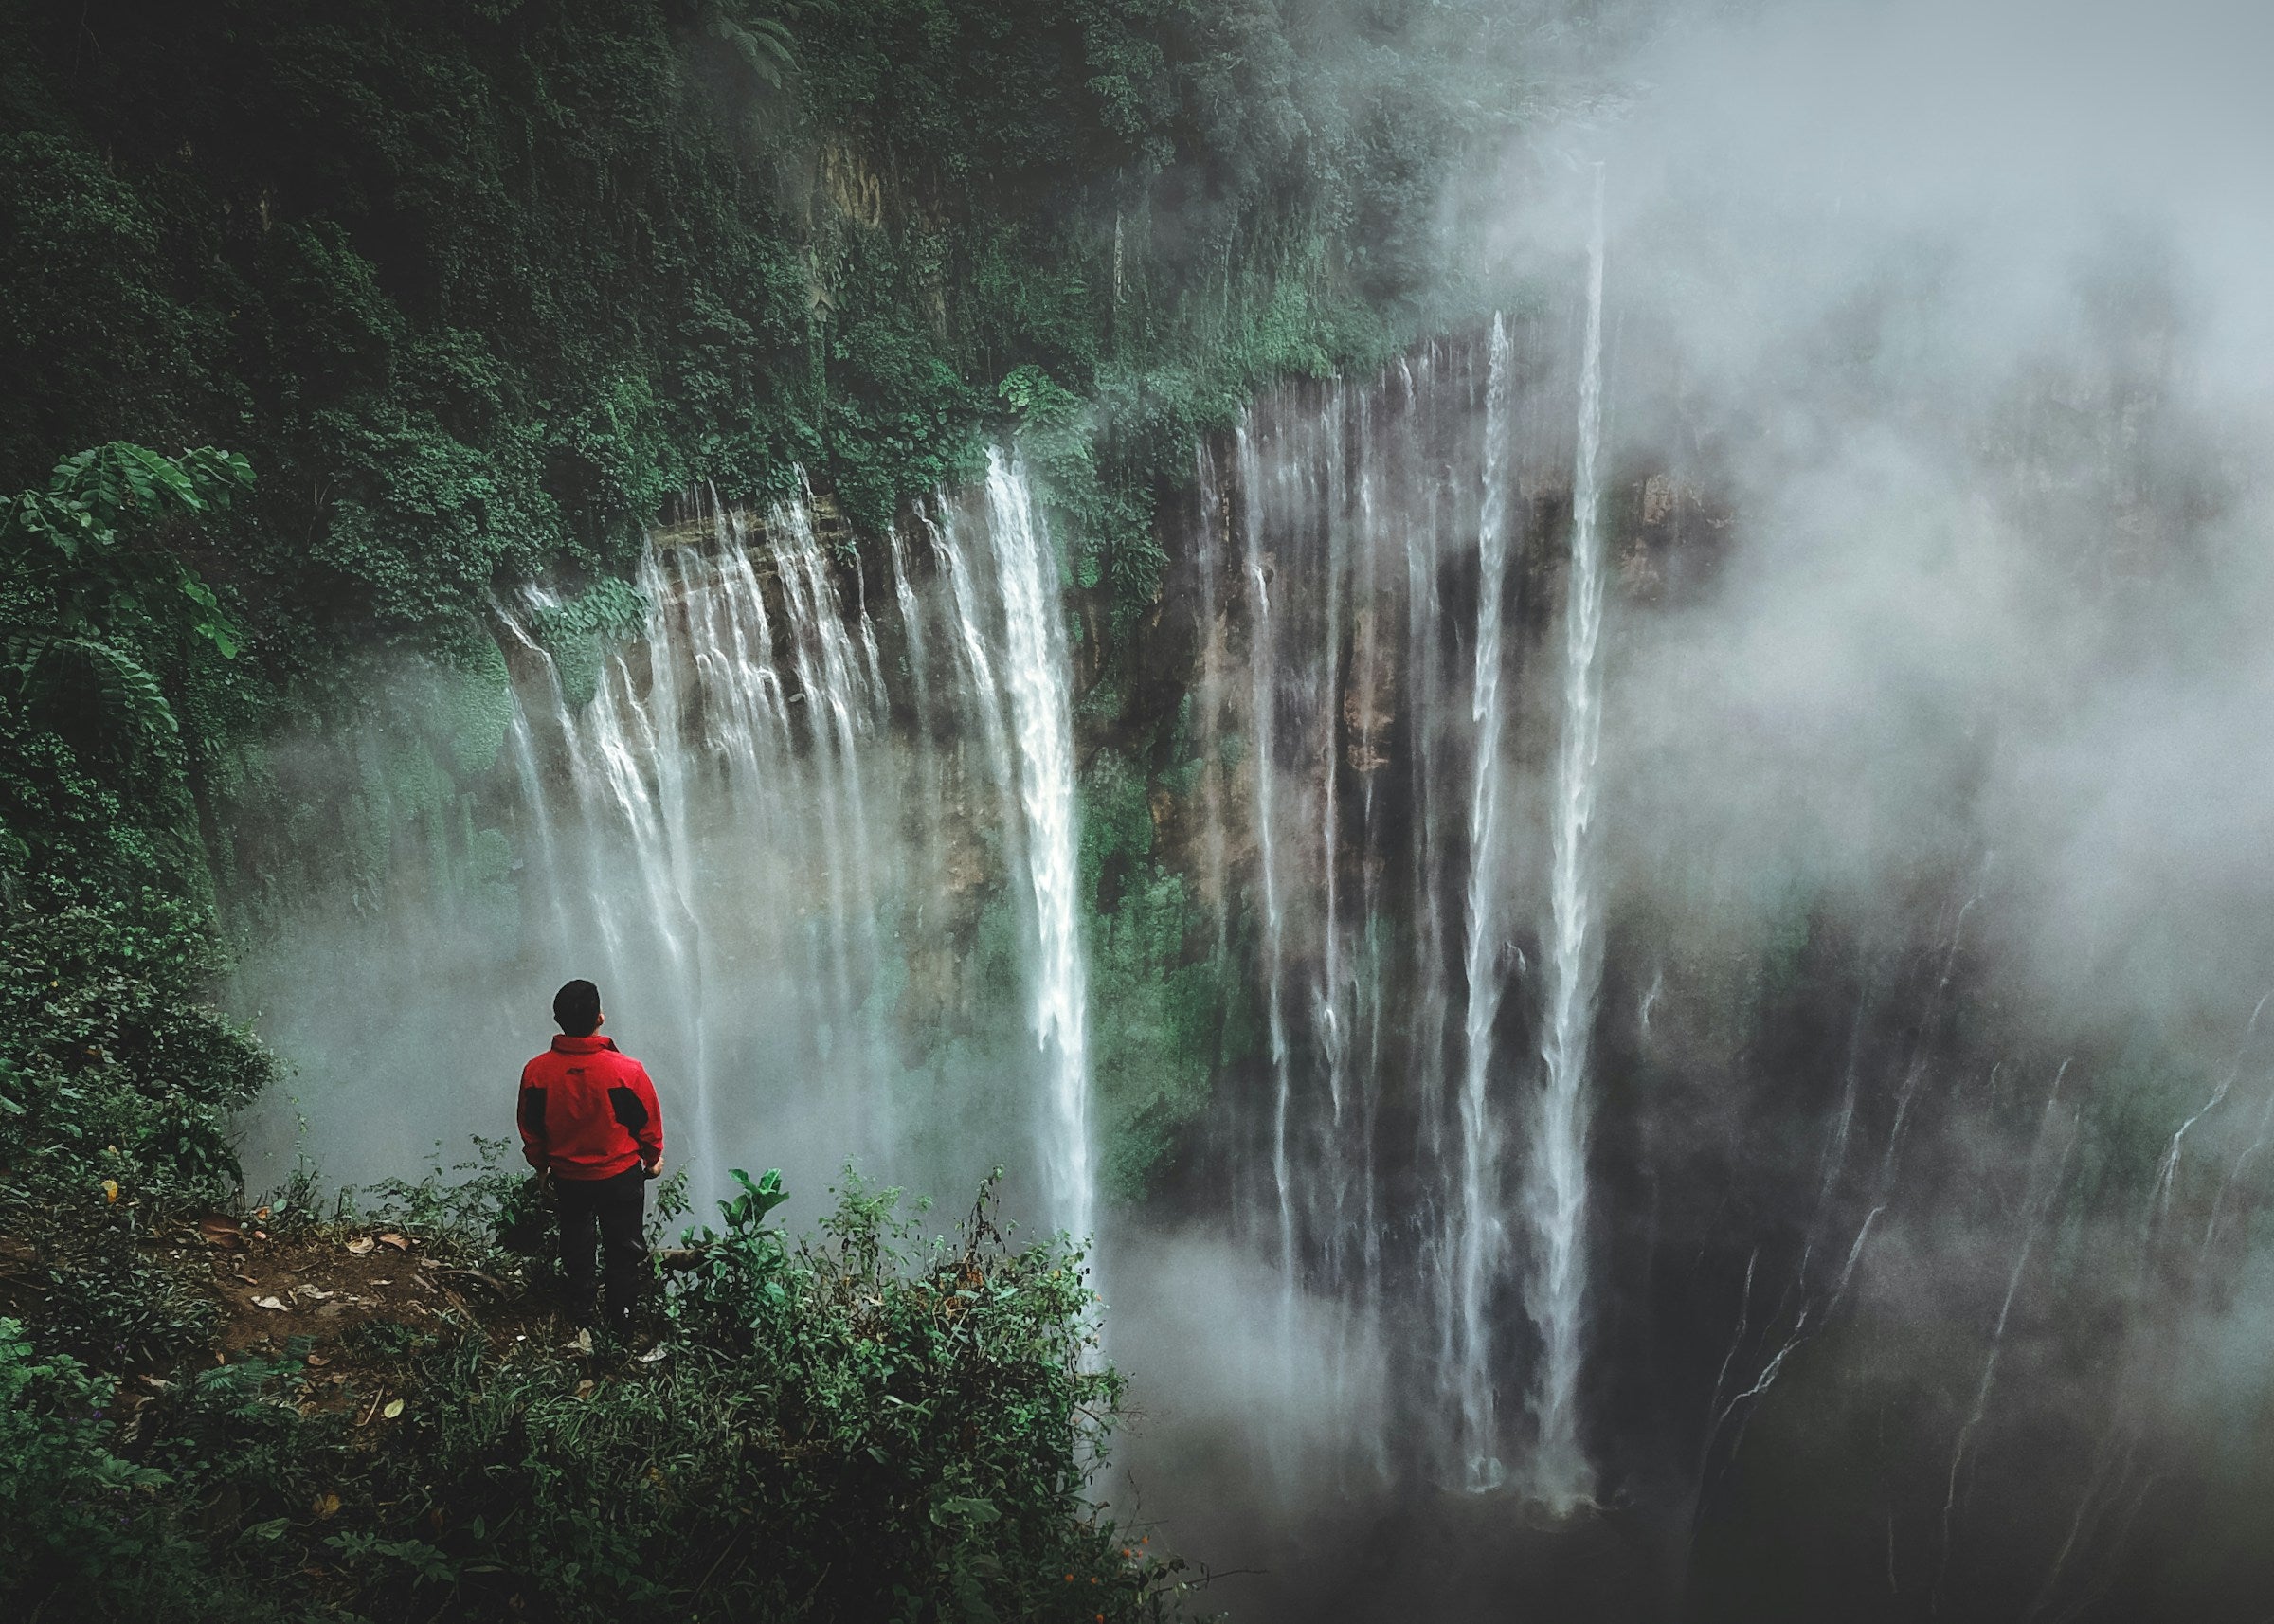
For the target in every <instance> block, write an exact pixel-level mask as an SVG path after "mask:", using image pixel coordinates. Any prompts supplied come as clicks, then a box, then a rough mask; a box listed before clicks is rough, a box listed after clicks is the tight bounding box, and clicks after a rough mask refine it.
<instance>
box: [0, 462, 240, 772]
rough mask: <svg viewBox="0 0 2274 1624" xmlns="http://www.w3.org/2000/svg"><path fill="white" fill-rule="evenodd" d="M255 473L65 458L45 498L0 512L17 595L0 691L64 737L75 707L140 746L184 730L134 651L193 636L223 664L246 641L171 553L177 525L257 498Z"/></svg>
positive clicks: (226, 465) (28, 495)
mask: <svg viewBox="0 0 2274 1624" xmlns="http://www.w3.org/2000/svg"><path fill="white" fill-rule="evenodd" d="M252 482H253V471H252V466H251V464H250V463H248V462H247V461H246V460H244V458H243V457H242V456H240V455H238V454H237V453H235V452H231V451H216V450H214V449H213V448H212V447H210V446H200V447H198V448H196V449H195V450H191V451H186V452H184V453H183V454H182V455H181V456H179V457H166V456H162V455H160V454H159V453H157V452H155V451H152V450H150V449H148V448H147V447H144V446H140V445H133V444H129V443H127V442H124V441H112V442H109V443H108V444H104V445H98V446H95V447H93V448H92V449H90V450H86V451H81V452H79V453H77V454H76V455H74V456H70V457H66V458H64V459H63V460H62V461H60V462H58V463H57V464H56V465H55V471H54V473H53V475H52V476H51V477H50V478H49V479H48V482H47V488H46V489H45V491H24V492H21V493H19V494H18V495H17V496H15V497H14V499H12V500H11V501H10V502H9V504H8V506H7V508H6V509H5V510H0V558H5V560H6V563H7V568H8V571H9V591H8V594H7V597H6V599H5V600H4V603H5V637H6V641H5V659H0V679H5V681H6V683H7V686H8V689H9V696H10V697H12V698H14V699H15V700H16V702H17V703H18V704H20V705H21V706H23V707H24V708H25V709H26V710H27V711H28V712H32V713H44V714H46V715H48V716H51V717H56V718H57V720H58V721H59V722H61V723H62V724H63V727H68V725H69V723H68V719H67V717H66V716H59V715H58V713H67V712H68V711H69V710H70V708H71V707H72V706H73V705H74V704H75V703H76V702H78V701H81V700H83V699H86V698H89V697H91V698H92V699H93V700H94V701H95V706H96V712H97V715H96V718H95V719H96V720H98V721H99V722H103V723H116V722H123V723H125V724H127V725H128V726H127V731H126V734H125V736H126V737H127V738H128V740H129V741H130V742H136V741H140V740H143V739H147V738H150V737H152V736H155V735H162V734H172V733H175V732H177V731H179V724H178V722H177V721H176V719H175V716H174V713H173V708H172V706H171V704H169V703H168V701H167V698H166V694H165V691H164V688H163V686H162V685H161V683H160V681H159V678H158V676H157V674H156V672H154V671H153V669H152V667H151V665H150V663H149V660H148V657H147V655H146V654H144V653H143V652H141V651H140V650H139V649H137V648H136V646H135V644H136V642H137V641H154V642H164V641H171V638H172V637H173V636H175V635H177V634H179V633H181V632H185V631H186V632H188V633H189V635H191V636H192V637H194V638H195V639H197V640H200V641H202V642H204V643H205V644H208V645H209V646H210V647H211V648H212V649H213V650H214V651H215V652H216V653H218V654H219V655H220V656H221V657H222V658H223V659H233V658H235V656H236V654H237V651H238V648H239V646H240V644H241V643H242V641H243V639H244V633H243V632H242V631H241V630H240V629H239V627H238V625H237V623H236V622H235V620H234V619H233V618H231V616H230V615H229V614H228V613H227V611H226V610H225V609H224V608H223V607H222V605H221V602H220V599H219V598H218V597H217V596H216V595H215V593H214V590H213V588H212V587H211V586H208V584H207V583H206V582H205V580H204V579H203V578H202V577H200V576H199V574H198V573H197V571H196V570H194V569H192V568H190V567H189V564H188V563H187V562H185V561H184V560H183V558H182V557H181V556H180V554H179V553H178V552H177V551H175V550H171V548H169V547H167V546H165V545H164V544H163V543H164V540H165V530H166V527H167V526H168V525H169V523H170V522H172V521H179V520H191V519H197V518H202V517H204V516H206V515H208V514H211V513H213V512H215V511H217V510H219V509H223V508H226V507H227V506H228V505H229V503H230V501H231V499H232V498H233V497H234V496H237V495H238V494H239V493H241V492H244V491H247V490H249V489H251V487H252Z"/></svg>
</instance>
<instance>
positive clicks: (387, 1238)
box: [379, 1231, 410, 1252]
mask: <svg viewBox="0 0 2274 1624" xmlns="http://www.w3.org/2000/svg"><path fill="white" fill-rule="evenodd" d="M379 1244H380V1245H381V1246H391V1247H393V1248H394V1249H395V1250H396V1251H397V1252H408V1251H409V1250H410V1242H409V1241H407V1240H406V1239H404V1238H403V1237H402V1236H399V1235H396V1234H394V1233H393V1232H391V1231H389V1232H388V1234H386V1235H383V1236H380V1237H379Z"/></svg>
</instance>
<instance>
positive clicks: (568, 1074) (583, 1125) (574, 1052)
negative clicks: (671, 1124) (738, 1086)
mask: <svg viewBox="0 0 2274 1624" xmlns="http://www.w3.org/2000/svg"><path fill="white" fill-rule="evenodd" d="M519 1115H520V1122H521V1154H522V1155H524V1156H526V1157H528V1158H529V1164H530V1165H531V1166H532V1167H536V1168H540V1169H542V1168H546V1167H550V1168H551V1169H552V1171H553V1173H554V1175H555V1176H556V1177H559V1178H563V1179H612V1178H614V1177H615V1176H616V1175H617V1174H619V1173H626V1172H629V1171H630V1170H631V1169H632V1168H633V1167H635V1166H638V1165H639V1164H641V1163H643V1162H644V1163H645V1164H647V1165H648V1166H649V1167H651V1168H652V1167H654V1166H656V1165H658V1164H659V1163H661V1162H662V1160H663V1107H662V1105H661V1104H660V1103H659V1101H658V1100H657V1098H656V1085H655V1084H653V1083H651V1082H649V1081H648V1080H647V1068H646V1067H645V1066H642V1065H641V1063H640V1062H639V1061H637V1060H635V1059H633V1058H632V1057H631V1056H629V1055H623V1054H619V1053H618V1052H617V1049H616V1045H615V1044H613V1043H611V1042H609V1041H608V1040H607V1039H606V1038H602V1037H600V1036H598V1035H597V1034H596V1035H594V1036H593V1037H590V1038H568V1037H561V1038H554V1039H553V1040H552V1047H551V1048H550V1049H549V1050H547V1051H546V1052H545V1053H544V1054H542V1055H539V1056H537V1057H536V1058H535V1059H533V1060H532V1061H531V1062H530V1063H529V1064H528V1065H526V1066H524V1067H522V1068H521V1110H520V1113H519Z"/></svg>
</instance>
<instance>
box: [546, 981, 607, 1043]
mask: <svg viewBox="0 0 2274 1624" xmlns="http://www.w3.org/2000/svg"><path fill="white" fill-rule="evenodd" d="M552 1018H553V1020H556V1021H558V1022H559V1023H560V1027H561V1030H562V1031H563V1032H565V1033H567V1034H568V1036H569V1037H571V1038H589V1037H591V1036H592V1034H593V1033H595V1032H598V1031H599V1030H600V1021H601V1015H600V988H598V987H596V986H594V985H593V984H592V983H590V982H568V983H564V984H563V985H562V987H561V990H560V991H559V992H556V993H554V994H553V995H552Z"/></svg>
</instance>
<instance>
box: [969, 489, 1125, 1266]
mask: <svg viewBox="0 0 2274 1624" xmlns="http://www.w3.org/2000/svg"><path fill="white" fill-rule="evenodd" d="M986 496H987V533H988V536H989V538H990V539H991V540H992V542H993V544H994V548H995V568H996V572H997V574H998V576H999V577H1000V579H1001V582H1002V605H1003V625H1004V637H1003V653H1004V661H1003V684H1004V688H1005V690H1006V692H1007V695H1008V697H1009V700H1010V705H1009V711H1010V719H1011V730H1012V734H1013V736H1014V738H1015V739H1016V740H1017V743H1018V755H1019V785H1020V801H1021V803H1022V804H1023V806H1024V808H1025V813H1026V828H1027V841H1026V857H1027V874H1028V880H1029V883H1030V884H1031V886H1032V887H1033V891H1034V902H1035V921H1036V931H1037V946H1038V949H1039V950H1038V955H1037V963H1036V966H1035V985H1034V1029H1035V1038H1036V1041H1037V1042H1038V1044H1039V1045H1040V1047H1041V1049H1042V1052H1043V1054H1044V1056H1045V1057H1046V1061H1047V1070H1048V1073H1049V1088H1050V1098H1051V1106H1052V1118H1051V1128H1050V1131H1049V1133H1048V1134H1047V1136H1046V1140H1045V1146H1044V1151H1045V1156H1046V1159H1047V1164H1048V1173H1049V1179H1050V1184H1051V1189H1052V1201H1053V1208H1054V1216H1055V1217H1056V1220H1057V1222H1058V1223H1059V1224H1060V1225H1061V1226H1062V1227H1063V1228H1064V1229H1066V1230H1067V1231H1068V1233H1070V1234H1071V1235H1073V1236H1074V1239H1075V1240H1076V1241H1079V1242H1083V1243H1088V1242H1089V1241H1090V1240H1091V1238H1092V1236H1094V1235H1095V1233H1096V1228H1097V1189H1096V1174H1095V1171H1094V1169H1093V1166H1092V1153H1091V1144H1090V1050H1089V1024H1088V1021H1089V995H1088V988H1087V983H1086V979H1085V971H1084V969H1083V965H1082V944H1081V934H1080V929H1079V923H1078V914H1077V911H1076V910H1077V903H1076V899H1075V896H1074V883H1075V877H1076V867H1075V835H1074V707H1073V700H1072V697H1071V695H1070V694H1069V691H1068V682H1067V652H1066V629H1065V622H1064V616H1063V614H1062V612H1061V611H1060V609H1059V606H1058V594H1057V591H1056V561H1055V559H1054V558H1053V557H1052V555H1051V552H1050V546H1049V541H1048V538H1047V537H1046V536H1045V535H1044V534H1043V532H1042V527H1041V522H1040V520H1039V518H1038V516H1037V514H1036V513H1035V506H1034V496H1033V493H1032V492H1031V491H1030V490H1029V489H1028V487H1027V482H1026V478H1025V475H1024V474H1023V473H1022V472H1021V471H1020V470H1018V469H1015V468H1014V467H1013V466H1012V465H1011V463H1010V461H1009V460H1008V459H1006V458H1005V457H1004V456H1003V455H1002V452H1001V451H995V452H991V453H990V454H989V456H988V459H987V492H986Z"/></svg>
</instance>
